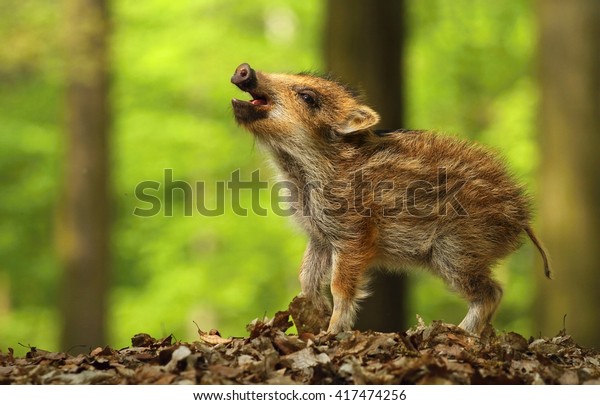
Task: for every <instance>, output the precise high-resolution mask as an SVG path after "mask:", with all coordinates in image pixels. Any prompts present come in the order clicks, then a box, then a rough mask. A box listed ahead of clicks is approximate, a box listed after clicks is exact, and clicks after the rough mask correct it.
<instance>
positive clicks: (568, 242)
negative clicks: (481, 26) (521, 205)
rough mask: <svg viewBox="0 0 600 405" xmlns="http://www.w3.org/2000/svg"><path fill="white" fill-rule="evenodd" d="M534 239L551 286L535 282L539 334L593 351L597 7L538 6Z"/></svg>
mask: <svg viewBox="0 0 600 405" xmlns="http://www.w3.org/2000/svg"><path fill="white" fill-rule="evenodd" d="M538 11H539V24H540V45H539V46H540V80H541V93H542V98H541V106H540V107H541V109H540V114H541V117H540V118H541V131H540V145H541V152H542V167H541V179H542V187H541V195H540V199H539V201H540V220H541V223H542V228H541V229H542V232H541V235H540V236H541V238H542V239H543V240H544V241H545V243H546V246H547V249H548V252H549V253H550V256H551V258H552V263H553V269H554V276H553V278H554V280H553V281H551V282H544V281H541V280H539V281H538V290H539V293H538V298H539V299H538V302H539V306H538V315H539V316H538V317H537V322H538V326H539V330H540V332H541V333H542V334H544V335H552V334H555V333H556V332H558V331H559V330H560V329H562V328H563V316H564V315H566V329H567V333H569V334H571V335H572V336H573V337H574V338H575V340H576V341H577V342H578V343H580V344H582V345H588V346H595V347H600V328H599V327H598V321H600V315H599V312H598V310H599V308H600V293H599V292H600V249H599V248H598V245H600V165H599V160H598V149H600V2H599V1H597V0H570V1H564V0H540V1H539V2H538Z"/></svg>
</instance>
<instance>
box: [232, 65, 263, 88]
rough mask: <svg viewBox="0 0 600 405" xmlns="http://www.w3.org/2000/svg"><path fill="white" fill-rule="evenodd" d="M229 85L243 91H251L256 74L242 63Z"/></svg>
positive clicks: (254, 85)
mask: <svg viewBox="0 0 600 405" xmlns="http://www.w3.org/2000/svg"><path fill="white" fill-rule="evenodd" d="M231 83H233V84H235V85H236V86H238V87H239V88H240V89H241V90H243V91H251V90H252V89H254V88H255V87H256V84H257V82H256V72H255V71H254V69H252V68H251V67H250V65H249V64H247V63H242V64H241V65H239V66H238V67H237V68H236V69H235V73H234V74H233V76H231Z"/></svg>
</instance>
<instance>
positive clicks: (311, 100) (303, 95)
mask: <svg viewBox="0 0 600 405" xmlns="http://www.w3.org/2000/svg"><path fill="white" fill-rule="evenodd" d="M298 96H300V98H301V99H302V101H304V102H305V103H306V104H308V105H309V106H310V107H315V106H316V105H317V101H316V100H315V98H314V96H313V95H312V94H309V93H305V92H300V93H298Z"/></svg>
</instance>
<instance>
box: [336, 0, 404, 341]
mask: <svg viewBox="0 0 600 405" xmlns="http://www.w3.org/2000/svg"><path fill="white" fill-rule="evenodd" d="M325 34H326V36H325V41H326V42H325V60H326V63H327V69H328V70H329V71H330V72H331V73H332V74H333V75H334V76H335V77H338V78H339V79H341V80H342V81H344V82H345V83H348V84H350V85H353V86H356V87H358V88H359V89H360V90H363V91H364V92H365V96H366V99H365V101H366V102H367V104H369V105H370V106H371V107H373V108H374V109H375V110H376V111H378V112H379V113H380V115H381V117H382V121H381V124H380V125H379V127H380V128H387V129H397V128H401V127H402V124H403V121H404V120H403V110H404V108H403V101H404V100H403V95H402V80H403V78H404V68H403V63H402V57H403V52H402V50H403V37H404V1H401V0H397V1H396V0H392V1H390V0H372V1H369V0H329V2H328V9H327V19H326V26H325ZM371 291H372V294H371V297H369V298H368V299H367V300H365V302H364V303H363V305H362V309H361V310H360V311H359V314H358V322H357V324H356V327H357V328H358V329H362V330H365V329H373V330H378V331H399V330H404V328H405V327H406V325H405V309H406V304H405V295H406V294H405V291H406V279H405V278H404V277H400V276H398V275H397V274H389V273H384V272H378V273H377V274H376V275H375V277H374V279H373V282H372V284H371Z"/></svg>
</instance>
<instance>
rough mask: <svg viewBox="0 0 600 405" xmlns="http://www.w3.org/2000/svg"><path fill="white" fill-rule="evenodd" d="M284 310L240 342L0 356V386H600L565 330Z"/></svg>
mask: <svg viewBox="0 0 600 405" xmlns="http://www.w3.org/2000/svg"><path fill="white" fill-rule="evenodd" d="M289 319H290V314H289V312H287V311H286V312H279V313H277V314H276V315H275V317H274V318H272V319H263V320H255V321H253V322H252V323H251V324H250V325H248V332H249V336H248V337H246V338H222V337H221V336H220V335H219V333H218V332H217V331H214V330H213V331H210V332H208V333H205V332H201V331H199V334H200V339H199V341H198V342H193V343H184V342H178V341H173V338H172V336H168V337H166V338H164V339H155V338H153V337H151V336H149V335H147V334H138V335H136V336H134V337H133V338H132V346H131V347H128V348H125V349H120V350H114V349H112V348H110V347H105V348H96V349H94V350H92V351H91V352H90V353H89V354H87V355H77V356H72V355H69V354H66V353H51V352H46V351H43V350H39V349H35V348H32V349H31V350H30V351H29V353H27V355H26V356H25V358H16V357H14V355H13V352H12V349H9V351H8V353H6V354H5V353H3V352H0V383H2V384H600V352H598V351H594V350H591V349H585V348H582V347H580V346H578V345H577V344H576V343H575V342H574V341H573V339H572V338H571V337H570V336H568V335H567V334H565V333H564V332H563V333H560V334H559V335H558V336H556V337H553V338H544V339H533V338H530V339H525V338H524V337H522V336H520V335H518V334H516V333H512V332H511V333H507V334H501V335H496V334H495V333H494V331H493V330H491V328H490V329H488V330H486V332H485V333H484V334H483V335H482V336H481V337H476V336H473V335H470V334H468V333H466V332H465V331H463V330H462V329H459V328H458V327H456V326H453V325H448V324H444V323H441V322H437V321H434V322H433V323H432V324H431V325H425V324H424V323H423V322H422V321H421V320H419V324H418V325H417V326H416V327H414V328H412V329H410V330H409V331H407V332H403V333H377V332H343V333H340V334H338V335H335V336H331V335H327V334H324V333H321V334H317V335H314V334H312V333H310V332H303V333H301V335H300V336H296V335H287V334H286V333H285V332H286V330H287V329H288V328H289V327H290V326H291V325H292V323H291V322H290V320H289Z"/></svg>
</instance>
